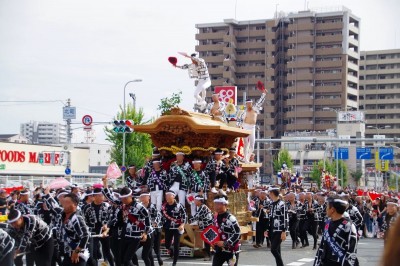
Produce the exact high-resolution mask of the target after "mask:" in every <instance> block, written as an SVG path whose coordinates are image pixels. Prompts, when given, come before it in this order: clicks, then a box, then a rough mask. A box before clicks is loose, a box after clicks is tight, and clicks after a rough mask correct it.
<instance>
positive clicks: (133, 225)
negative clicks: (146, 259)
mask: <svg viewBox="0 0 400 266" xmlns="http://www.w3.org/2000/svg"><path fill="white" fill-rule="evenodd" d="M103 194H104V195H105V197H106V198H107V199H108V200H109V201H111V202H112V203H114V204H117V205H120V206H121V209H120V211H121V212H122V215H117V216H116V218H117V219H122V221H119V222H118V223H119V224H123V231H124V232H125V234H124V237H126V238H142V234H143V233H146V234H147V235H150V234H151V233H153V230H154V229H153V227H152V226H151V220H150V213H149V211H148V210H147V209H146V208H145V207H144V206H143V205H142V204H141V203H138V202H135V201H134V200H133V201H132V202H131V204H129V205H126V204H123V203H122V201H120V200H118V199H116V198H115V197H114V196H113V195H112V194H111V191H110V190H109V189H107V188H106V189H104V190H103Z"/></svg>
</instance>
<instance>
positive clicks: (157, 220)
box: [147, 202, 162, 229]
mask: <svg viewBox="0 0 400 266" xmlns="http://www.w3.org/2000/svg"><path fill="white" fill-rule="evenodd" d="M147 210H148V211H149V213H150V220H151V225H152V226H153V228H154V229H158V228H162V215H161V211H159V210H157V206H156V205H155V204H153V203H151V202H150V203H149V206H148V207H147Z"/></svg>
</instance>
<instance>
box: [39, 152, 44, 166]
mask: <svg viewBox="0 0 400 266" xmlns="http://www.w3.org/2000/svg"><path fill="white" fill-rule="evenodd" d="M38 162H39V163H40V164H43V163H44V154H43V152H39V154H38Z"/></svg>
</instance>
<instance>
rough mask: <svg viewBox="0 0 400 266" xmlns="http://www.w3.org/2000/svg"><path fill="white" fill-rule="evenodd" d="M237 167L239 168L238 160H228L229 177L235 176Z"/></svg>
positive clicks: (234, 158)
mask: <svg viewBox="0 0 400 266" xmlns="http://www.w3.org/2000/svg"><path fill="white" fill-rule="evenodd" d="M237 167H239V160H238V159H237V158H236V157H233V158H232V159H229V165H228V173H229V174H230V175H235V172H236V168H237Z"/></svg>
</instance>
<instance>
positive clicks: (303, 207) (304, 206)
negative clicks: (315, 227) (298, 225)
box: [297, 201, 308, 221]
mask: <svg viewBox="0 0 400 266" xmlns="http://www.w3.org/2000/svg"><path fill="white" fill-rule="evenodd" d="M307 210H308V201H304V203H302V202H301V201H299V203H298V209H297V217H298V219H299V221H302V220H307Z"/></svg>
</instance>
